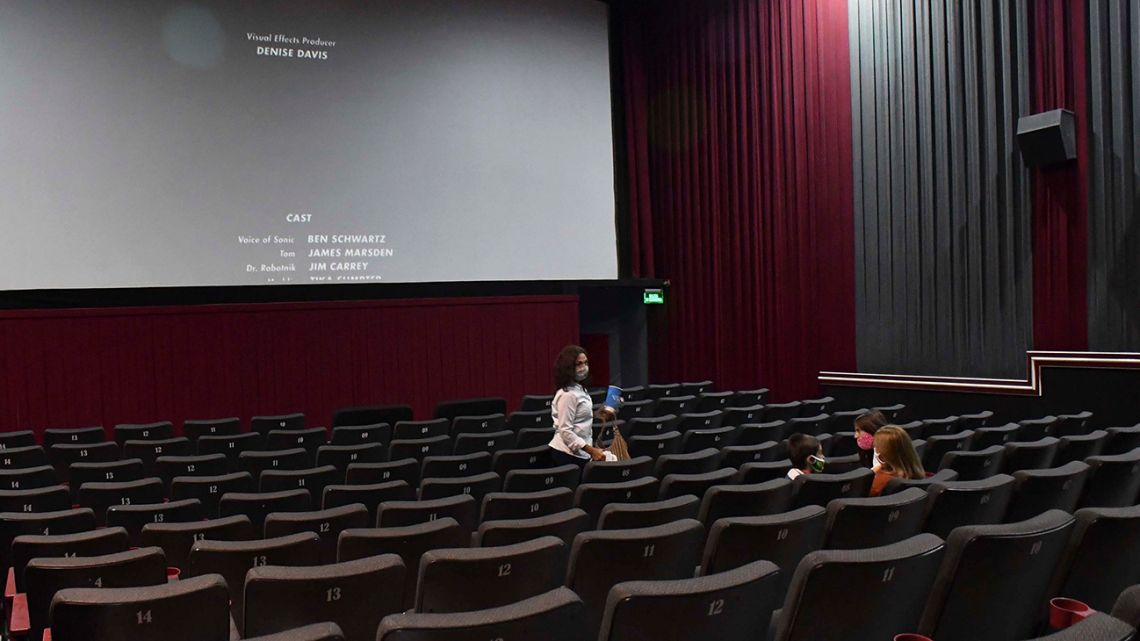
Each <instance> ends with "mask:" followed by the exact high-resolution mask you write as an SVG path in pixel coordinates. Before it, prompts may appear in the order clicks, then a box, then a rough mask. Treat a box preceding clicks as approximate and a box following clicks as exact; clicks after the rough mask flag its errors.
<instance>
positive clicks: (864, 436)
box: [855, 410, 890, 471]
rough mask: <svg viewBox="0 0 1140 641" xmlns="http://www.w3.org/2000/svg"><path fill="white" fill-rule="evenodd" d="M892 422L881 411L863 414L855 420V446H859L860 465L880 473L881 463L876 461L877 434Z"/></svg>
mask: <svg viewBox="0 0 1140 641" xmlns="http://www.w3.org/2000/svg"><path fill="white" fill-rule="evenodd" d="M888 423H890V421H888V420H887V417H886V416H885V415H883V413H882V412H880V411H879V410H871V411H869V412H863V413H862V414H860V415H859V416H857V417H856V418H855V444H856V445H858V446H859V463H860V464H861V465H862V466H863V467H869V468H872V469H874V470H876V471H878V467H879V462H878V461H876V460H875V459H874V454H873V453H874V451H875V432H877V431H879V428H880V427H883V426H884V425H887V424H888Z"/></svg>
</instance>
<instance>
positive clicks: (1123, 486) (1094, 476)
mask: <svg viewBox="0 0 1140 641" xmlns="http://www.w3.org/2000/svg"><path fill="white" fill-rule="evenodd" d="M1085 463H1088V465H1089V468H1090V469H1089V477H1088V480H1087V481H1086V482H1085V493H1084V496H1082V497H1081V507H1127V506H1129V505H1135V504H1136V497H1137V493H1138V492H1140V447H1138V448H1136V449H1134V450H1132V451H1131V452H1128V453H1126V454H1113V455H1100V456H1090V457H1088V458H1086V459H1085Z"/></svg>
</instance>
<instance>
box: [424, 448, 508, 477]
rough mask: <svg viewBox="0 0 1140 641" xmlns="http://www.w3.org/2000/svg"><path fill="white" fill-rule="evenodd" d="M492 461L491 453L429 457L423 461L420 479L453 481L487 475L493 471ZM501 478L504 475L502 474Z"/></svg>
mask: <svg viewBox="0 0 1140 641" xmlns="http://www.w3.org/2000/svg"><path fill="white" fill-rule="evenodd" d="M491 461H492V457H491V453H490V452H473V453H471V454H459V455H448V456H429V457H427V458H425V459H424V460H423V463H422V467H421V468H420V478H424V479H453V478H458V477H461V476H472V475H475V474H486V473H487V472H490V471H491ZM500 476H502V475H501V474H500Z"/></svg>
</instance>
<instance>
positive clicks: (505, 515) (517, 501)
mask: <svg viewBox="0 0 1140 641" xmlns="http://www.w3.org/2000/svg"><path fill="white" fill-rule="evenodd" d="M572 507H574V491H573V490H571V489H570V488H568V487H554V488H551V489H549V490H540V491H537V492H489V493H487V494H485V495H484V496H483V504H482V507H481V509H480V512H479V520H480V521H495V520H502V519H530V518H535V517H539V516H547V515H549V514H556V513H558V512H563V511H565V510H569V509H570V508H572Z"/></svg>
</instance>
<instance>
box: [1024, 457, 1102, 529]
mask: <svg viewBox="0 0 1140 641" xmlns="http://www.w3.org/2000/svg"><path fill="white" fill-rule="evenodd" d="M1088 474H1089V466H1088V465H1087V464H1085V463H1082V462H1081V461H1073V462H1071V463H1067V464H1065V465H1062V466H1060V467H1051V468H1046V469H1040V470H1020V471H1018V472H1014V473H1013V478H1014V484H1013V498H1012V500H1011V501H1010V503H1009V511H1008V512H1006V515H1005V520H1006V521H1009V522H1013V521H1024V520H1025V519H1028V518H1031V517H1034V516H1037V515H1038V514H1041V513H1042V512H1044V511H1046V510H1061V511H1064V512H1069V513H1070V514H1071V513H1073V512H1075V511H1076V510H1077V503H1078V502H1079V501H1080V499H1081V493H1082V492H1083V490H1084V489H1085V480H1086V479H1087V478H1088Z"/></svg>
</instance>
